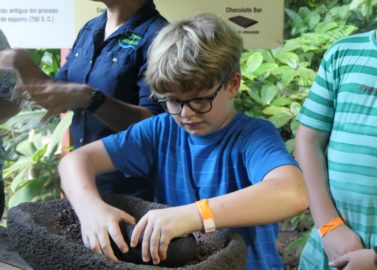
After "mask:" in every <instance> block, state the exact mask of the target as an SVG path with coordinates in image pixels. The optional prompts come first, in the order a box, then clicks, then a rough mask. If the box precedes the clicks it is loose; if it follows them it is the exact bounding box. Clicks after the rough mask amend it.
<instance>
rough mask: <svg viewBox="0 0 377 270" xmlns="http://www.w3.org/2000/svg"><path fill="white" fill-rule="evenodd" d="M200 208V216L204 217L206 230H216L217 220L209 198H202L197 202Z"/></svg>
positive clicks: (207, 231)
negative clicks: (209, 203) (214, 217)
mask: <svg viewBox="0 0 377 270" xmlns="http://www.w3.org/2000/svg"><path fill="white" fill-rule="evenodd" d="M196 205H197V207H198V209H199V212H200V216H201V217H202V222H203V227H204V231H205V232H206V233H209V232H213V231H215V230H216V226H215V221H214V220H213V213H212V210H211V208H210V207H209V205H208V200H207V199H204V200H200V201H197V202H196Z"/></svg>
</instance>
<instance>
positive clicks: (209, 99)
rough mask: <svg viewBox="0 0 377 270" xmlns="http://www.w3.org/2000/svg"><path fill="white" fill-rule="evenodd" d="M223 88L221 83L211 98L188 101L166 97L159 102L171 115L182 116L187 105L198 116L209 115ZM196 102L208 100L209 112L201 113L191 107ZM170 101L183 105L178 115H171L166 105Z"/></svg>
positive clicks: (196, 98)
mask: <svg viewBox="0 0 377 270" xmlns="http://www.w3.org/2000/svg"><path fill="white" fill-rule="evenodd" d="M223 86H224V83H223V82H221V83H220V85H219V86H218V87H217V88H216V91H215V93H213V94H212V95H210V96H206V97H195V98H191V99H188V100H179V99H176V98H167V97H165V98H160V99H158V100H157V102H158V103H160V104H161V106H162V107H163V108H164V110H165V111H166V112H167V113H169V114H171V115H179V114H181V113H182V110H183V106H184V105H185V104H186V105H187V106H188V107H189V108H190V110H192V111H193V112H195V113H198V114H204V113H208V112H210V111H211V110H212V108H213V101H214V100H215V98H216V97H217V95H218V93H219V92H220V90H221V89H222V87H223ZM195 100H206V101H208V102H209V105H210V107H209V109H208V110H207V111H204V112H201V111H198V110H196V109H194V108H193V107H191V105H190V102H192V101H195ZM168 101H174V102H176V103H179V104H180V105H181V110H180V111H179V112H178V113H171V112H169V110H168V109H167V104H166V103H167V102H168Z"/></svg>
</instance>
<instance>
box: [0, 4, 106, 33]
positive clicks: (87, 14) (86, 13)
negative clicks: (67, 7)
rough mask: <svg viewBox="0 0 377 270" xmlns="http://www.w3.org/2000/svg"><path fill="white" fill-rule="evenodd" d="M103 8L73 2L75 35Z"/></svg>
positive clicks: (102, 5)
mask: <svg viewBox="0 0 377 270" xmlns="http://www.w3.org/2000/svg"><path fill="white" fill-rule="evenodd" d="M0 1H1V0H0ZM105 8H106V6H105V5H104V4H102V3H101V2H97V1H89V0H75V33H76V34H77V33H78V32H79V30H80V29H81V27H83V25H84V24H85V23H86V22H87V21H89V20H90V19H92V18H94V17H96V16H98V15H100V14H101V13H102V12H103V11H104V10H105Z"/></svg>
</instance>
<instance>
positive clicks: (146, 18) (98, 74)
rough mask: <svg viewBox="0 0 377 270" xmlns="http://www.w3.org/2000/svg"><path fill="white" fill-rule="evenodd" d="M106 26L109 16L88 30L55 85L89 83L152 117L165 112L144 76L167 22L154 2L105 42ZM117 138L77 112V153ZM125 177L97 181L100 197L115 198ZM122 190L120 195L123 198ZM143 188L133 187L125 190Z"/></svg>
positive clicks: (89, 24)
mask: <svg viewBox="0 0 377 270" xmlns="http://www.w3.org/2000/svg"><path fill="white" fill-rule="evenodd" d="M106 21H107V13H106V12H104V13H103V14H101V15H100V16H98V17H96V18H94V19H92V20H90V21H89V22H87V23H86V24H85V25H84V27H83V28H82V29H81V30H80V32H79V34H78V37H77V39H76V41H75V43H74V45H73V48H72V50H71V52H70V53H69V55H68V57H67V62H66V63H65V65H64V66H63V67H62V68H61V70H60V71H59V73H58V74H57V75H56V79H57V80H59V81H69V82H77V83H85V84H88V85H90V86H91V87H93V88H95V89H97V90H99V91H101V92H103V93H105V94H106V95H107V96H111V97H114V98H116V99H119V100H122V101H124V102H127V103H130V104H135V105H140V106H143V107H145V108H148V109H149V110H151V111H152V112H153V113H159V112H161V108H160V106H159V105H158V104H157V103H155V102H153V101H152V100H151V99H150V98H149V96H150V89H149V87H148V85H147V84H146V81H145V80H144V72H145V69H146V62H147V50H148V47H149V45H150V44H151V42H152V40H153V38H154V37H155V35H156V33H157V32H158V31H159V30H160V29H161V28H162V27H163V26H165V25H166V24H167V21H166V20H165V19H164V18H163V17H162V16H161V15H160V14H159V12H158V11H157V10H156V8H155V5H154V4H153V1H148V3H147V4H146V5H145V6H144V7H143V8H142V9H140V10H139V11H138V12H137V13H136V14H134V15H133V16H132V17H131V18H130V19H129V20H127V22H125V23H124V24H123V25H121V26H120V27H119V28H118V29H117V30H116V31H115V32H114V33H113V34H112V35H111V36H109V37H108V38H107V39H106V40H105V41H104V29H105V24H106ZM113 133H114V132H113V131H112V130H111V129H109V128H108V127H106V126H105V125H104V124H102V123H101V122H100V121H99V120H97V119H96V118H95V117H94V116H93V115H91V114H90V113H89V112H86V111H84V110H82V109H78V110H76V111H75V112H74V117H73V121H72V125H71V134H72V137H73V138H72V139H73V146H74V147H75V148H78V147H80V146H82V145H85V144H87V143H90V142H93V141H95V140H98V139H100V138H102V137H104V136H107V135H110V134H113ZM122 177H123V176H122V174H120V173H117V174H112V175H111V176H110V175H107V176H105V175H104V176H101V177H100V178H99V179H103V181H100V180H98V179H97V184H98V187H99V189H100V191H101V192H102V193H108V192H113V191H114V185H116V184H115V183H114V179H120V178H122ZM106 179H107V180H106ZM110 180H111V182H112V183H111V184H104V186H103V187H101V184H99V183H100V182H108V181H110ZM106 186H108V187H106ZM119 188H120V187H119V186H118V187H117V188H116V190H115V191H116V192H121V190H120V189H119ZM140 188H141V187H137V186H135V187H134V186H133V185H131V187H125V188H124V189H125V190H128V191H129V190H132V189H135V190H139V189H140ZM131 193H132V192H131ZM134 195H137V194H134ZM141 197H144V196H141Z"/></svg>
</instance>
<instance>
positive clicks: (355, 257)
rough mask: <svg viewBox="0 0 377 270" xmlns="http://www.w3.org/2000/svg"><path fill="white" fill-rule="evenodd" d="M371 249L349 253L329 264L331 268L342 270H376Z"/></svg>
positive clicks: (373, 253)
mask: <svg viewBox="0 0 377 270" xmlns="http://www.w3.org/2000/svg"><path fill="white" fill-rule="evenodd" d="M374 257H375V252H374V251H373V249H360V250H356V251H351V252H349V253H347V254H345V255H343V256H341V257H339V258H337V259H336V260H334V261H332V262H330V263H329V265H330V266H331V267H336V268H338V269H343V270H372V269H377V266H376V265H375V264H374Z"/></svg>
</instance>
